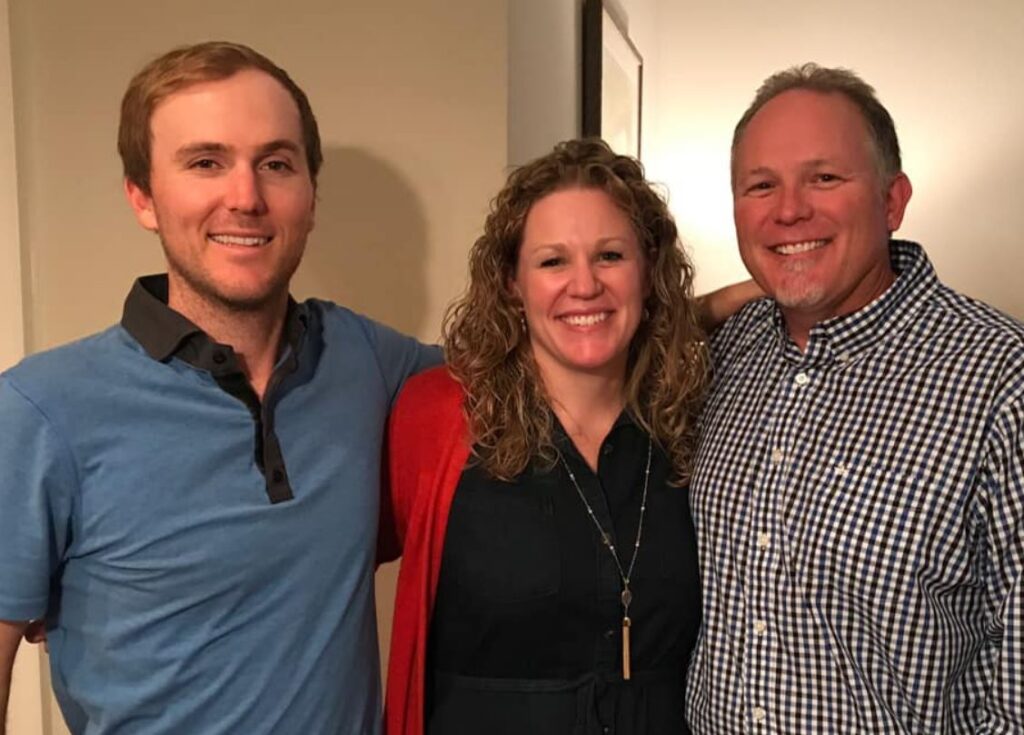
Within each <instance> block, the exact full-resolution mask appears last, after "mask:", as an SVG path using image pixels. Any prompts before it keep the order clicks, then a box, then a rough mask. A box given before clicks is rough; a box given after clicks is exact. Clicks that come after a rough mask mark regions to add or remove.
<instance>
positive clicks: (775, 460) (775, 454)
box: [772, 447, 785, 464]
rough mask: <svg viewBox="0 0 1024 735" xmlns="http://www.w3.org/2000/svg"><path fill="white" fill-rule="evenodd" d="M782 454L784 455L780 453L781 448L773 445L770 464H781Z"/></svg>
mask: <svg viewBox="0 0 1024 735" xmlns="http://www.w3.org/2000/svg"><path fill="white" fill-rule="evenodd" d="M784 456H785V455H784V454H783V453H782V450H781V449H779V448H778V447H775V449H773V450H772V464H781V463H782V459H783V457H784Z"/></svg>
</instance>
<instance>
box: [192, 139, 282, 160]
mask: <svg viewBox="0 0 1024 735" xmlns="http://www.w3.org/2000/svg"><path fill="white" fill-rule="evenodd" d="M229 150H230V149H229V147H228V146H226V145H224V144H223V143H214V142H212V141H198V142H195V143H189V144H187V145H183V146H182V147H181V148H179V149H178V150H177V152H176V153H175V154H174V158H175V159H176V160H179V161H182V160H185V159H188V158H192V157H193V156H199V155H203V154H212V153H227V152H228V151H229ZM276 151H289V152H291V153H297V154H298V153H301V152H302V147H301V146H300V145H299V144H298V143H296V142H295V141H293V140H288V139H287V138H280V139H278V140H271V141H268V142H266V143H264V144H263V145H261V146H260V147H259V148H257V152H258V154H259V155H261V156H265V155H266V154H268V153H274V152H276Z"/></svg>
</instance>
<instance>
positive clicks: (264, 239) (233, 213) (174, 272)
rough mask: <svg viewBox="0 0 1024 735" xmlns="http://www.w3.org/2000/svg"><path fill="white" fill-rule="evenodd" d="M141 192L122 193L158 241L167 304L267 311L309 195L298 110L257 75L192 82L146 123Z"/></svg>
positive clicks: (282, 284)
mask: <svg viewBox="0 0 1024 735" xmlns="http://www.w3.org/2000/svg"><path fill="white" fill-rule="evenodd" d="M150 131H151V139H152V143H151V151H150V157H151V161H152V164H151V170H150V182H151V186H150V188H151V192H150V194H148V195H147V194H146V193H145V192H143V191H142V190H141V189H139V188H138V187H137V186H136V185H134V184H133V183H131V182H127V183H126V185H125V188H126V192H127V194H128V199H129V202H130V203H131V205H132V208H133V209H134V210H135V214H136V217H137V219H138V220H139V223H140V224H141V225H142V226H143V227H145V228H147V229H150V230H154V231H156V232H157V233H158V234H159V235H160V240H161V242H162V243H163V247H164V251H165V253H166V255H167V262H168V271H169V280H170V296H171V305H172V306H174V307H175V308H179V307H184V308H185V310H186V311H187V312H188V313H190V314H192V313H194V312H195V311H196V310H197V309H198V310H200V311H202V310H209V309H224V308H227V309H229V310H259V309H264V308H277V307H279V306H281V305H283V303H284V301H285V300H286V298H287V293H288V282H289V280H290V279H291V276H292V274H293V273H294V272H295V269H296V268H297V267H298V265H299V261H300V260H301V258H302V252H303V249H304V247H305V244H306V237H307V235H308V234H309V232H310V230H311V229H312V227H313V209H314V190H313V182H312V179H311V178H310V173H309V169H308V166H307V164H306V151H305V148H304V146H303V142H302V130H301V124H300V120H299V111H298V107H297V106H296V104H295V101H294V100H293V99H292V98H291V96H290V95H289V94H288V92H287V90H285V88H284V87H283V86H282V85H281V84H280V83H279V82H278V81H277V80H275V79H274V78H273V77H271V76H269V75H268V74H265V73H264V72H262V71H256V70H245V71H241V72H238V73H237V74H235V75H233V76H231V77H228V78H227V79H223V80H219V81H212V82H202V83H199V84H195V85H192V86H189V87H185V88H184V89H182V90H179V91H177V92H175V93H174V94H172V95H170V96H169V97H167V98H166V99H164V100H162V101H161V102H160V103H159V104H158V105H157V107H156V109H155V110H154V111H153V115H152V117H151V119H150Z"/></svg>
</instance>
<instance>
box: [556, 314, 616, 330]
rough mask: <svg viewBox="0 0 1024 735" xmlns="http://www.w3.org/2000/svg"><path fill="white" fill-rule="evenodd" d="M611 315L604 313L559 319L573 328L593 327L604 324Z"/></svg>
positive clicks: (573, 315) (571, 315)
mask: <svg viewBox="0 0 1024 735" xmlns="http://www.w3.org/2000/svg"><path fill="white" fill-rule="evenodd" d="M610 314H611V312H608V311H602V312H599V313H597V314H570V315H568V316H563V317H559V318H560V319H561V320H562V321H563V322H565V323H566V324H568V325H569V326H572V327H592V326H594V325H595V324H600V323H601V322H603V321H604V320H605V319H607V318H608V317H609V315H610Z"/></svg>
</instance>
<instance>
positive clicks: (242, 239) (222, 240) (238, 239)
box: [207, 235, 272, 248]
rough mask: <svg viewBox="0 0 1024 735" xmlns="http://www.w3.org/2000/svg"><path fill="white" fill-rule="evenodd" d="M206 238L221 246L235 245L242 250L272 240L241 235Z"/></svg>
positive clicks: (209, 236)
mask: <svg viewBox="0 0 1024 735" xmlns="http://www.w3.org/2000/svg"><path fill="white" fill-rule="evenodd" d="M207 237H208V238H209V239H210V240H213V241H214V242H216V243H219V244H221V245H235V246H238V247H243V248H256V247H259V246H260V245H266V244H267V243H268V242H270V241H271V239H272V238H270V237H259V236H243V235H208V236H207Z"/></svg>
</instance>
